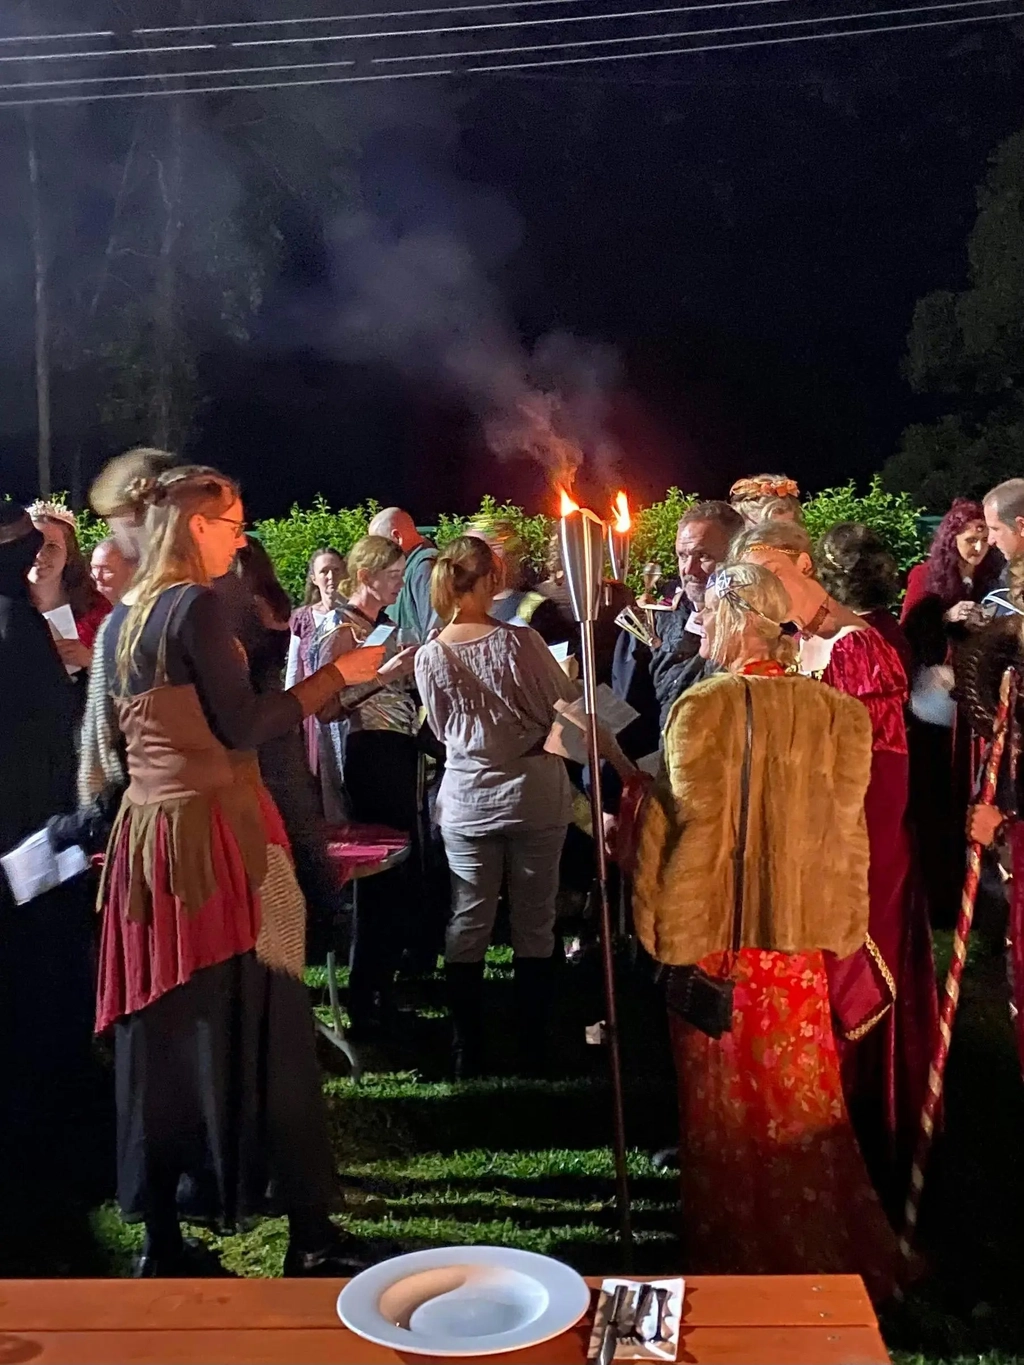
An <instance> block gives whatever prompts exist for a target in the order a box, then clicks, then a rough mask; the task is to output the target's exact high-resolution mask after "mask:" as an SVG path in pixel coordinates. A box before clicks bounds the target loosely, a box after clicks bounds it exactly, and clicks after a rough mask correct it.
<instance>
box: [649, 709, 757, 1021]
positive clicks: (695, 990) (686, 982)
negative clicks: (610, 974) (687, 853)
mask: <svg viewBox="0 0 1024 1365" xmlns="http://www.w3.org/2000/svg"><path fill="white" fill-rule="evenodd" d="M743 690H744V693H745V696H746V711H747V732H746V739H745V741H744V747H743V770H742V774H741V777H740V818H739V827H738V829H737V831H736V847H735V848H734V850H733V855H732V861H733V885H734V895H733V910H732V956H734V955H735V954H736V953H738V952H739V950H740V944H741V941H742V931H743V892H744V888H745V885H746V855H747V825H748V823H749V819H750V756H751V748H752V746H753V738H754V706H753V702H752V701H751V697H750V686H749V684H747V683H744V687H743ZM723 967H724V969H725V970H724V971H723V974H722V975H721V976H710V975H709V974H708V973H707V972H705V971H702V970H701V968H700V967H672V968H670V970H669V973H668V980H667V982H666V986H665V1003H666V1005H667V1006H668V1008H669V1010H670V1012H671V1013H672V1014H675V1015H678V1016H679V1018H680V1019H682V1020H684V1021H685V1022H686V1023H687V1024H692V1025H693V1027H694V1028H696V1029H700V1031H701V1033H706V1034H707V1035H708V1037H709V1038H721V1036H722V1034H723V1033H729V1032H731V1031H732V998H733V990H734V988H735V982H734V981H733V980H732V977H731V976H730V974H729V973H730V972H731V970H732V961H731V956H730V955H727V956H726V957H725V959H724V961H723Z"/></svg>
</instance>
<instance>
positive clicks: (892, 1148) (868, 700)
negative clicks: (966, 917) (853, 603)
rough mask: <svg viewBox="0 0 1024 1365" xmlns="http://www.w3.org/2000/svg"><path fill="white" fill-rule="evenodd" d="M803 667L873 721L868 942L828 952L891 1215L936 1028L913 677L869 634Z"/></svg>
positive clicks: (861, 1116) (846, 1048) (856, 1110)
mask: <svg viewBox="0 0 1024 1365" xmlns="http://www.w3.org/2000/svg"><path fill="white" fill-rule="evenodd" d="M800 667H801V671H802V672H804V673H812V674H813V675H814V676H816V677H820V678H821V680H822V681H823V682H825V683H828V684H829V685H830V686H831V687H835V688H837V689H838V691H840V692H845V693H846V694H847V695H848V696H851V697H856V698H857V699H858V700H859V701H861V702H863V703H864V705H865V706H866V707H867V709H868V713H869V715H870V716H871V725H872V732H873V755H872V763H871V782H870V784H869V786H868V791H867V796H866V797H865V800H864V812H865V815H866V817H867V826H868V839H869V842H870V848H871V863H870V867H869V869H868V894H869V897H870V901H871V908H870V916H869V921H868V933H869V937H868V940H867V943H866V944H865V947H864V948H863V949H861V950H860V952H858V953H855V954H853V955H852V956H851V957H848V958H843V959H842V960H837V959H836V958H834V957H831V956H830V957H829V960H828V963H827V967H828V978H829V994H830V998H831V1002H832V1010H833V1013H834V1015H835V1019H836V1024H837V1031H838V1033H839V1035H840V1039H841V1041H840V1055H841V1061H842V1071H843V1087H844V1091H845V1094H846V1101H847V1105H848V1107H849V1110H850V1114H851V1117H852V1118H853V1122H854V1126H855V1128H856V1131H857V1136H858V1138H859V1140H860V1143H861V1148H862V1150H863V1152H864V1155H865V1158H866V1159H867V1161H868V1165H869V1166H870V1168H871V1170H872V1173H873V1175H874V1177H875V1181H876V1184H877V1185H878V1186H879V1188H880V1189H881V1191H882V1192H883V1195H884V1197H885V1198H886V1200H887V1202H888V1204H889V1207H890V1211H891V1212H893V1213H896V1212H897V1211H898V1209H899V1208H900V1206H901V1205H902V1201H903V1198H904V1196H905V1193H906V1181H907V1178H908V1176H909V1170H910V1161H911V1157H912V1154H913V1145H914V1140H915V1137H916V1134H917V1127H918V1121H919V1118H920V1113H921V1105H922V1103H923V1101H924V1096H925V1091H926V1087H927V1078H928V1063H929V1060H930V1058H931V1054H932V1049H933V1046H934V1042H935V1038H936V1034H937V1030H938V999H937V992H936V985H935V965H934V959H933V957H932V938H931V929H930V927H929V923H928V910H927V903H926V901H925V898H924V896H923V894H922V891H921V887H920V883H919V880H918V877H917V875H916V872H915V870H914V868H913V866H912V859H911V841H910V834H909V830H908V826H907V799H908V771H909V764H908V756H907V731H906V721H905V718H904V710H903V708H904V705H905V703H906V699H907V680H906V675H905V673H904V671H903V666H902V664H901V663H900V660H899V657H898V655H897V653H896V651H895V650H894V649H893V647H892V645H890V644H889V643H888V642H887V641H886V640H884V639H883V638H882V636H881V635H880V634H879V633H878V632H877V631H876V630H873V629H857V628H847V629H844V630H842V631H840V632H839V633H838V635H836V636H834V637H833V639H831V640H822V639H814V640H806V641H804V644H803V646H802V648H801V658H800Z"/></svg>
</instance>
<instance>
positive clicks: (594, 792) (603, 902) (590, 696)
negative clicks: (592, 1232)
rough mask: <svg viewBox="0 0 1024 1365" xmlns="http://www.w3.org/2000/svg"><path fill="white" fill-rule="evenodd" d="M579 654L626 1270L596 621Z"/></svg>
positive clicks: (627, 1223)
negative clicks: (595, 639)
mask: <svg viewBox="0 0 1024 1365" xmlns="http://www.w3.org/2000/svg"><path fill="white" fill-rule="evenodd" d="M580 633H581V637H582V639H581V643H582V647H583V648H582V653H583V704H584V708H585V710H586V714H587V748H588V752H589V758H590V811H591V818H592V820H593V826H594V849H595V852H596V856H597V886H598V897H599V901H600V910H601V966H602V970H603V976H604V999H605V1026H604V1042H605V1046H606V1047H607V1049H608V1071H609V1076H610V1079H611V1087H612V1125H613V1134H612V1151H613V1155H614V1158H615V1202H616V1204H617V1206H618V1214H619V1234H620V1237H621V1239H622V1251H623V1260H624V1266H623V1269H625V1270H629V1269H630V1266H631V1261H632V1254H633V1221H632V1216H631V1214H630V1207H629V1171H628V1168H627V1165H626V1113H625V1105H624V1103H623V1095H622V1055H621V1052H620V1050H619V1011H618V1005H617V1002H616V997H615V934H614V928H613V924H612V910H611V905H610V903H609V900H608V857H607V854H606V851H605V844H604V810H603V806H602V801H601V746H600V743H599V740H598V733H597V677H596V673H595V668H594V660H595V651H594V623H593V621H581V622H580Z"/></svg>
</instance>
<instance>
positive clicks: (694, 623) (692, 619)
mask: <svg viewBox="0 0 1024 1365" xmlns="http://www.w3.org/2000/svg"><path fill="white" fill-rule="evenodd" d="M683 630H684V631H688V632H689V633H690V634H691V635H699V636H700V638H701V639H702V640H703V639H704V636H705V634H706V632H705V630H704V627H703V626H702V625H701V623H700V621H699V620H698V616H697V612H695V611H694V612H691V613H690V615H689V616H688V617H687V618H686V625H685V626H683Z"/></svg>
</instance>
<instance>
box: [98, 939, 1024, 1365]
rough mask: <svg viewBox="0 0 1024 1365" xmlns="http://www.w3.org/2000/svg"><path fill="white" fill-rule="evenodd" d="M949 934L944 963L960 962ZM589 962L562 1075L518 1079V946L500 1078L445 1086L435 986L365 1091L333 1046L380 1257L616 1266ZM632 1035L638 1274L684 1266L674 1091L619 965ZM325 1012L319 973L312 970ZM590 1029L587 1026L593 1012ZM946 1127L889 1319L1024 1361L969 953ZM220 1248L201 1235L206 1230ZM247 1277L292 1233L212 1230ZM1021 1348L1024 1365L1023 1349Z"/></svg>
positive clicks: (1014, 1136) (979, 1351) (988, 988)
mask: <svg viewBox="0 0 1024 1365" xmlns="http://www.w3.org/2000/svg"><path fill="white" fill-rule="evenodd" d="M948 940H949V936H948V935H946V936H945V941H944V942H940V944H939V949H938V955H939V957H940V959H943V961H942V964H941V965H944V958H945V956H947V955H948V951H949V942H948ZM591 972H592V968H591V967H588V966H586V965H584V966H576V967H567V968H566V970H565V972H564V974H563V975H562V976H561V978H560V991H559V1010H558V1020H557V1022H558V1029H557V1036H558V1062H559V1071H560V1073H564V1076H565V1079H563V1080H559V1081H554V1082H532V1081H521V1080H517V1079H515V1078H513V1077H512V1075H511V1071H512V1056H513V1054H512V1041H513V1033H514V1021H513V1019H512V1016H511V989H510V981H509V977H510V963H509V952H508V950H504V949H496V950H494V951H492V953H491V957H490V970H489V972H488V1002H487V1003H488V1010H489V1016H490V1024H491V1027H490V1034H491V1036H492V1038H493V1039H494V1045H495V1054H494V1057H493V1060H494V1063H495V1070H496V1072H497V1078H496V1079H492V1080H486V1081H478V1082H472V1083H464V1084H459V1085H456V1084H451V1083H448V1082H447V1081H446V1080H445V1079H444V1075H445V1060H446V1042H447V1021H446V1019H445V1018H444V1009H443V1001H442V989H441V983H440V981H439V980H437V979H430V980H426V981H420V982H416V983H411V987H410V989H411V991H412V992H414V996H413V995H411V996H410V1000H409V1002H408V1003H409V1004H410V1005H411V1006H414V1007H411V1008H409V1009H408V1011H407V1012H406V1013H404V1014H403V1016H402V1017H403V1020H404V1021H405V1022H404V1025H403V1029H402V1033H401V1037H400V1038H399V1039H398V1040H397V1041H396V1043H395V1044H394V1045H393V1046H390V1047H389V1048H388V1051H387V1054H386V1056H385V1055H383V1054H381V1055H380V1056H377V1057H376V1058H374V1057H371V1058H370V1069H369V1072H368V1074H367V1075H366V1076H365V1077H364V1079H363V1080H362V1082H361V1083H359V1084H355V1083H353V1082H352V1081H351V1080H349V1079H347V1078H346V1077H345V1076H344V1074H342V1073H343V1067H344V1062H343V1059H341V1058H340V1057H339V1056H338V1054H336V1053H334V1052H333V1051H332V1050H331V1049H330V1048H328V1047H326V1046H325V1047H324V1050H323V1052H322V1053H321V1059H322V1062H323V1064H324V1068H325V1092H326V1095H327V1100H328V1104H329V1107H330V1114H331V1122H332V1127H333V1137H334V1146H335V1151H336V1155H337V1160H338V1167H339V1171H340V1173H341V1176H342V1180H343V1182H344V1185H345V1189H346V1201H347V1208H346V1218H347V1221H348V1222H349V1225H350V1226H351V1227H352V1229H353V1230H354V1231H356V1232H358V1233H361V1234H363V1235H365V1236H368V1237H371V1238H373V1239H374V1240H375V1241H376V1242H377V1243H379V1244H380V1245H381V1247H382V1249H383V1250H393V1251H402V1250H410V1249H414V1248H418V1247H424V1246H431V1245H436V1244H443V1243H458V1242H491V1243H503V1244H506V1245H509V1246H518V1247H524V1248H528V1249H532V1250H536V1251H543V1252H550V1253H551V1254H553V1255H556V1256H558V1257H560V1258H562V1259H564V1260H566V1261H567V1262H569V1263H570V1264H572V1265H574V1266H576V1267H578V1268H579V1269H580V1270H582V1271H584V1272H593V1273H597V1272H601V1271H609V1270H614V1269H615V1268H616V1267H617V1266H618V1265H619V1264H620V1259H619V1256H618V1253H617V1249H616V1241H615V1212H614V1206H613V1202H612V1170H611V1157H610V1153H609V1150H608V1145H607V1144H608V1141H609V1105H608V1096H607V1091H606V1088H605V1084H604V1080H603V1055H602V1054H601V1052H600V1050H599V1049H596V1048H587V1047H586V1046H585V1045H584V1043H583V1025H584V1023H586V1022H589V1020H590V1018H592V1017H596V1010H595V1009H593V1008H590V1009H588V1005H587V1002H588V1001H592V1000H594V999H595V993H596V990H597V982H596V978H595V977H594V976H593V975H592V974H591ZM622 975H623V991H622V995H623V1015H624V1018H623V1039H624V1047H625V1060H626V1067H625V1069H626V1077H627V1086H628V1098H627V1114H628V1122H629V1138H630V1144H631V1147H632V1149H633V1152H632V1156H631V1172H632V1177H633V1179H632V1190H633V1196H634V1200H635V1226H636V1232H637V1244H638V1245H637V1255H636V1264H637V1268H638V1269H639V1270H641V1271H650V1272H655V1271H661V1272H663V1273H664V1272H665V1271H667V1270H671V1269H673V1268H677V1267H678V1266H679V1264H680V1254H681V1253H680V1248H679V1242H678V1230H679V1211H678V1205H677V1191H676V1178H675V1176H674V1175H673V1174H671V1173H669V1174H664V1173H659V1172H658V1171H656V1170H655V1169H654V1167H653V1166H652V1164H651V1160H650V1156H651V1153H652V1152H653V1151H654V1150H656V1149H657V1148H659V1147H662V1146H666V1145H670V1144H672V1143H673V1142H674V1139H675V1133H676V1127H675V1125H676V1119H675V1108H674V1105H675V1097H674V1079H673V1076H672V1072H671V1066H670V1062H669V1059H668V1056H667V1051H666V1046H665V1040H664V1035H663V1024H662V1020H661V1018H660V1013H659V1011H658V1010H657V1009H656V1008H654V1007H653V1006H652V1003H651V1002H650V1001H649V1000H648V999H647V997H646V993H645V992H644V991H643V990H641V989H639V987H637V986H633V985H631V984H630V979H629V969H628V964H627V965H626V966H625V967H624V970H623V973H622ZM309 979H310V984H311V986H312V987H313V995H314V998H315V999H316V1000H318V1001H319V1002H320V1004H319V1006H318V1007H319V1008H323V1006H324V1004H325V997H326V991H325V990H324V977H323V972H322V971H320V972H317V971H316V970H313V971H311V972H310V978H309ZM588 1016H589V1018H588ZM947 1078H948V1087H947V1096H948V1099H947V1109H946V1129H945V1133H944V1136H943V1137H942V1139H941V1141H940V1144H939V1146H938V1148H937V1151H936V1157H935V1161H934V1163H933V1166H932V1170H931V1172H930V1176H929V1189H928V1195H927V1196H926V1205H925V1209H924V1214H923V1221H922V1239H923V1242H924V1244H925V1246H926V1249H927V1252H928V1255H929V1262H930V1269H929V1273H928V1276H927V1278H926V1279H925V1280H924V1282H923V1284H922V1285H921V1287H920V1288H919V1289H918V1290H916V1291H915V1293H914V1295H913V1297H912V1298H911V1300H910V1302H909V1303H908V1304H907V1305H905V1307H904V1308H903V1310H902V1311H901V1312H900V1314H899V1316H898V1317H895V1318H893V1319H891V1320H890V1321H888V1322H886V1323H885V1324H884V1330H885V1332H886V1337H887V1340H888V1342H889V1344H890V1346H891V1348H892V1349H893V1352H894V1359H896V1360H898V1361H899V1362H900V1363H901V1365H911V1363H912V1362H928V1365H938V1363H939V1362H940V1361H961V1362H964V1365H966V1362H967V1361H981V1362H984V1365H1007V1362H1010V1361H1018V1360H1019V1361H1024V1295H1022V1292H1021V1288H1022V1273H1021V1272H1022V1254H1021V1240H1020V1239H1021V1234H1022V1231H1024V1158H1022V1150H1024V1141H1022V1139H1024V1087H1022V1085H1021V1080H1020V1075H1019V1071H1018V1067H1017V1060H1016V1052H1015V1049H1014V1044H1013V1039H1012V1035H1011V1032H1010V1027H1009V1022H1008V1015H1007V1007H1006V992H1005V983H1004V979H1003V963H1002V958H1001V957H1000V956H997V955H995V954H994V953H993V952H992V950H991V948H988V947H986V945H985V944H984V943H983V942H981V940H980V939H979V940H978V941H976V942H975V944H974V945H973V947H972V953H971V959H970V962H969V965H968V972H967V979H966V984H965V990H964V994H963V1004H962V1009H961V1013H960V1019H959V1022H958V1026H957V1032H956V1038H955V1041H954V1047H953V1051H952V1055H951V1059H950V1065H949V1070H948V1073H947ZM91 1221H92V1232H93V1234H94V1237H95V1240H96V1242H98V1244H99V1249H100V1257H99V1261H97V1262H95V1263H94V1264H93V1266H92V1267H91V1268H90V1270H89V1271H88V1273H97V1271H98V1273H107V1274H125V1273H127V1271H128V1268H129V1265H130V1258H131V1254H132V1252H133V1250H134V1249H135V1248H136V1247H137V1245H138V1242H139V1237H140V1231H139V1229H137V1228H129V1227H126V1226H125V1225H124V1224H122V1223H121V1222H120V1220H119V1218H118V1216H117V1214H116V1212H115V1210H114V1207H113V1205H111V1204H104V1205H103V1206H102V1207H101V1208H100V1209H99V1210H98V1211H95V1212H93V1214H92V1215H91ZM203 1235H207V1236H208V1234H203ZM208 1239H209V1240H211V1241H212V1242H213V1243H214V1245H216V1247H217V1249H218V1250H219V1251H220V1253H221V1256H222V1259H223V1261H224V1263H225V1265H226V1266H227V1267H228V1268H229V1269H231V1270H232V1271H234V1272H235V1273H236V1274H239V1275H276V1274H279V1273H280V1269H281V1261H282V1257H283V1255H284V1249H285V1242H286V1230H285V1224H284V1222H283V1220H267V1221H265V1222H263V1223H261V1224H260V1225H258V1226H257V1227H256V1228H255V1229H253V1230H251V1231H249V1232H246V1233H243V1234H240V1235H238V1236H234V1237H227V1238H222V1239H217V1238H212V1237H209V1238H208ZM1015 1352H1021V1354H1015Z"/></svg>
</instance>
